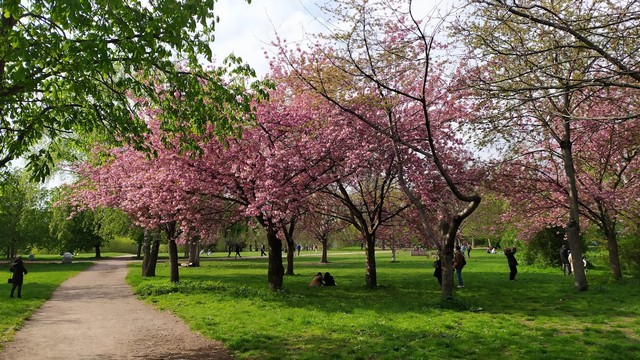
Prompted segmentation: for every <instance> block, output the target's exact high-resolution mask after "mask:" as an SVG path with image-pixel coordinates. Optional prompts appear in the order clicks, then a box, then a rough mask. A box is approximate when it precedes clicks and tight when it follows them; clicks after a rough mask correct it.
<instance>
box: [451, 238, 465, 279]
mask: <svg viewBox="0 0 640 360" xmlns="http://www.w3.org/2000/svg"><path fill="white" fill-rule="evenodd" d="M465 265H467V261H466V260H465V259H464V255H463V254H462V251H460V245H456V250H455V253H454V254H453V269H454V270H455V271H456V275H458V288H463V287H464V282H463V281H462V268H464V266H465Z"/></svg>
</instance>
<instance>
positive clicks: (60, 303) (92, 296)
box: [0, 259, 232, 360]
mask: <svg viewBox="0 0 640 360" xmlns="http://www.w3.org/2000/svg"><path fill="white" fill-rule="evenodd" d="M126 274H127V261H126V260H124V259H114V260H106V261H101V262H99V263H98V264H96V265H94V266H92V267H91V268H89V269H88V270H86V271H84V272H82V273H80V274H78V275H77V276H75V277H73V278H71V279H69V280H67V281H66V282H64V283H63V284H62V285H61V286H60V287H59V288H58V289H57V290H56V291H55V292H54V293H53V296H52V297H51V299H50V300H49V301H47V302H46V303H45V304H44V305H43V306H42V308H40V310H38V311H37V312H36V313H35V314H34V315H33V316H32V317H31V319H29V320H28V321H27V322H26V323H25V325H24V326H23V328H22V329H21V330H20V331H18V332H17V333H16V336H15V339H14V341H12V342H10V343H8V344H6V346H5V349H4V350H3V351H2V352H0V359H3V360H22V359H24V360H27V359H28V360H32V359H39V360H40V359H65V360H68V359H82V360H85V359H96V360H98V359H99V360H120V359H145V360H146V359H152V360H155V359H157V360H160V359H162V360H165V359H171V360H178V359H194V360H195V359H232V357H231V356H230V355H229V354H228V353H227V352H226V350H225V349H224V348H223V346H222V344H221V343H219V342H214V341H211V340H208V339H205V338H204V337H202V336H201V335H199V334H194V333H192V332H191V331H190V330H189V328H188V327H187V325H186V324H185V323H184V322H182V321H181V320H180V319H178V318H176V317H175V316H173V315H171V314H169V313H167V312H160V311H158V310H155V309H154V308H152V307H151V306H149V305H146V304H144V303H143V302H141V301H139V300H137V299H136V298H135V296H134V295H133V293H132V291H131V288H130V287H129V286H128V285H127V284H126V283H125V280H124V278H125V276H126ZM28 286H29V284H28V283H26V284H25V289H26V291H25V292H27V293H28Z"/></svg>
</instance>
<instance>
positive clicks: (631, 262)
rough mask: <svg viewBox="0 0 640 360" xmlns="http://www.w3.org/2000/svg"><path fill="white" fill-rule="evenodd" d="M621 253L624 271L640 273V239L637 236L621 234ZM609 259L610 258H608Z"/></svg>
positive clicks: (635, 274) (632, 273)
mask: <svg viewBox="0 0 640 360" xmlns="http://www.w3.org/2000/svg"><path fill="white" fill-rule="evenodd" d="M618 246H619V249H618V250H619V254H620V262H621V265H622V271H623V273H629V274H631V275H633V276H639V275H640V239H639V238H638V237H637V236H633V235H629V236H621V237H620V238H619V243H618ZM607 261H608V259H607Z"/></svg>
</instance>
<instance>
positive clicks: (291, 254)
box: [285, 240, 296, 275]
mask: <svg viewBox="0 0 640 360" xmlns="http://www.w3.org/2000/svg"><path fill="white" fill-rule="evenodd" d="M287 247H288V248H289V251H287V270H286V272H285V274H286V275H295V273H294V271H293V257H294V255H295V253H296V250H295V249H296V244H295V243H294V242H293V241H289V240H287Z"/></svg>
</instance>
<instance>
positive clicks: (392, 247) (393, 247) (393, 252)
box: [391, 244, 397, 262]
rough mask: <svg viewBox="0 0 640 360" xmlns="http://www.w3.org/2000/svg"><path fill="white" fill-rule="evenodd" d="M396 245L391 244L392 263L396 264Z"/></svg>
mask: <svg viewBox="0 0 640 360" xmlns="http://www.w3.org/2000/svg"><path fill="white" fill-rule="evenodd" d="M396 261H397V260H396V245H395V244H391V262H396Z"/></svg>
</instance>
